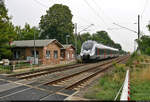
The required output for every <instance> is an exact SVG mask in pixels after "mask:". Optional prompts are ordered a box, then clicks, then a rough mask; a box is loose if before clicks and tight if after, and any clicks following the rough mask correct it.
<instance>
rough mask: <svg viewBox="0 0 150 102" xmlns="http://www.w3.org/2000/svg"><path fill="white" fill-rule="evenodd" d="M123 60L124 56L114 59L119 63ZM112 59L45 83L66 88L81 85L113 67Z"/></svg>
mask: <svg viewBox="0 0 150 102" xmlns="http://www.w3.org/2000/svg"><path fill="white" fill-rule="evenodd" d="M123 60H124V58H121V59H120V58H119V59H115V60H112V61H115V62H116V63H119V62H121V61H123ZM112 61H108V62H106V63H103V64H100V65H97V66H94V67H92V68H89V69H86V70H84V71H81V72H78V73H74V74H71V75H68V76H64V77H62V78H59V79H56V80H53V81H51V82H48V83H45V84H46V85H54V86H63V87H65V89H71V88H73V87H75V86H77V85H80V84H81V83H83V82H84V81H85V80H88V79H90V78H92V77H94V76H96V75H97V74H99V73H100V72H103V71H105V70H107V69H108V68H109V67H112V65H113V62H112Z"/></svg>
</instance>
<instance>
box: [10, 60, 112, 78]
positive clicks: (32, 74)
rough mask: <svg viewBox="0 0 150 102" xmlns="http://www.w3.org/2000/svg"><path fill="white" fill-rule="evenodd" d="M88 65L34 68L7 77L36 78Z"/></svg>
mask: <svg viewBox="0 0 150 102" xmlns="http://www.w3.org/2000/svg"><path fill="white" fill-rule="evenodd" d="M107 61H111V59H110V60H107ZM107 61H102V62H100V63H102V65H103V64H104V63H105V62H107ZM106 64H107V63H106ZM88 65H90V64H74V65H70V66H64V67H55V68H49V69H41V70H36V71H33V72H24V73H20V74H14V75H9V76H8V77H16V78H19V79H31V78H36V77H40V76H43V75H47V74H51V73H55V72H61V71H66V70H72V69H74V68H76V69H77V68H79V67H82V66H88Z"/></svg>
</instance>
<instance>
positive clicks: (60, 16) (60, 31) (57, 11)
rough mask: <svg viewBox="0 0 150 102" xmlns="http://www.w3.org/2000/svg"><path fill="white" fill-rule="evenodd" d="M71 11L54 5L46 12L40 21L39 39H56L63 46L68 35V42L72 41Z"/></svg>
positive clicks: (59, 5)
mask: <svg viewBox="0 0 150 102" xmlns="http://www.w3.org/2000/svg"><path fill="white" fill-rule="evenodd" d="M72 17H73V15H72V14H71V11H70V9H69V7H68V6H65V5H62V4H55V5H53V6H52V7H51V8H49V10H47V11H46V15H43V16H42V17H41V20H40V23H39V25H40V29H41V35H40V38H42V39H45V38H48V39H54V38H55V39H57V40H58V41H60V42H61V43H63V44H65V42H66V41H65V40H66V35H70V41H73V38H74V37H73V29H74V25H73V23H72Z"/></svg>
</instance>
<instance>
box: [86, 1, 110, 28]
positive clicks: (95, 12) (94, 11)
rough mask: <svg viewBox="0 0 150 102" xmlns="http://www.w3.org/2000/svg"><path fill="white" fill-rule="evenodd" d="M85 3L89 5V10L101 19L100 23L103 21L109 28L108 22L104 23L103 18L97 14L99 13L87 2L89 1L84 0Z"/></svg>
mask: <svg viewBox="0 0 150 102" xmlns="http://www.w3.org/2000/svg"><path fill="white" fill-rule="evenodd" d="M84 2H85V3H86V4H87V6H88V7H89V8H91V10H92V11H93V13H94V14H95V15H96V16H97V17H98V18H99V19H100V21H101V20H102V22H103V24H104V25H105V26H107V27H108V25H107V24H106V22H105V21H104V19H103V18H102V17H101V16H100V15H99V14H98V13H97V11H96V10H95V9H94V8H93V7H92V6H91V5H90V4H89V3H88V2H87V0H84Z"/></svg>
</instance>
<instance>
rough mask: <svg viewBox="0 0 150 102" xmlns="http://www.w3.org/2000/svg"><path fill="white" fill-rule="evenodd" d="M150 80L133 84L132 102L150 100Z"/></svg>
mask: <svg viewBox="0 0 150 102" xmlns="http://www.w3.org/2000/svg"><path fill="white" fill-rule="evenodd" d="M149 93H150V80H145V81H136V82H132V83H131V100H150V94H149Z"/></svg>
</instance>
